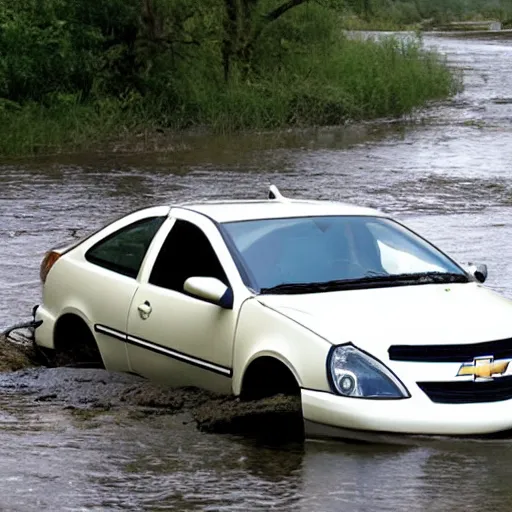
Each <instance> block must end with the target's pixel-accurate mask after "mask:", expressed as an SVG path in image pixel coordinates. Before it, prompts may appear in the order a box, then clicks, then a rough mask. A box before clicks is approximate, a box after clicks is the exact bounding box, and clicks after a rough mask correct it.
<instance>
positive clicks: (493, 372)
mask: <svg viewBox="0 0 512 512" xmlns="http://www.w3.org/2000/svg"><path fill="white" fill-rule="evenodd" d="M509 364H510V360H502V361H494V357H492V356H489V357H475V359H473V361H472V362H471V363H464V364H463V365H462V366H461V367H460V368H459V373H457V377H461V376H467V375H471V376H473V378H474V379H475V380H476V379H492V378H493V377H498V376H500V375H503V374H504V373H505V372H506V371H507V369H508V365H509Z"/></svg>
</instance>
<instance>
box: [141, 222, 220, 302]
mask: <svg viewBox="0 0 512 512" xmlns="http://www.w3.org/2000/svg"><path fill="white" fill-rule="evenodd" d="M189 277H216V278H217V279H219V280H220V281H222V282H223V283H224V284H225V285H226V286H229V282H228V279H227V277H226V274H225V272H224V270H223V268H222V265H221V264H220V261H219V259H218V258H217V255H216V254H215V251H214V250H213V247H212V246H211V244H210V241H209V240H208V238H207V237H206V235H205V234H204V233H203V231H202V230H201V229H199V228H198V227H197V226H196V225H194V224H192V223H191V222H187V221H184V220H177V221H176V222H175V224H174V226H173V227H172V229H171V231H170V233H169V235H167V239H166V240H165V242H164V244H163V246H162V248H161V249H160V253H159V254H158V258H157V260H156V262H155V265H154V267H153V270H152V272H151V276H150V278H149V282H150V283H151V284H153V285H155V286H159V287H161V288H167V289H169V290H175V291H177V292H180V293H184V291H183V285H184V284H185V281H186V280H187V279H188V278H189Z"/></svg>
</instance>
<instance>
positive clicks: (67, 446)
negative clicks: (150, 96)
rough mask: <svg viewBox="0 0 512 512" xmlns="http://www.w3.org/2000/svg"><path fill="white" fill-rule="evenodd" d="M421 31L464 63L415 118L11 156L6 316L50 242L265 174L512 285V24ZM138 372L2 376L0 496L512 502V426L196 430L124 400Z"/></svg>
mask: <svg viewBox="0 0 512 512" xmlns="http://www.w3.org/2000/svg"><path fill="white" fill-rule="evenodd" d="M425 44H426V45H429V46H436V47H438V48H439V49H440V50H441V51H442V52H445V53H446V55H447V58H448V61H449V62H450V64H452V65H453V66H457V67H458V68H460V69H463V70H464V81H465V86H466V88H465V91H464V93H462V94H461V95H459V96H458V97H457V98H455V99H454V100H450V101H446V102H442V103H441V104H434V105H432V107H431V108H429V109H427V110H425V111H424V112H422V113H421V116H420V118H419V119H416V120H415V121H414V122H405V123H404V122H401V123H396V122H384V123H369V124H365V125H360V126H355V127H350V128H343V129H342V128H333V129H322V130H305V131H300V132H298V131H285V132H280V133H266V134H259V135H254V134H253V135H244V136H234V137H211V136H202V135H195V136H190V137H186V138H183V139H181V140H179V141H171V142H170V143H169V150H168V151H162V152H159V153H149V152H148V153H144V152H142V153H141V152H139V153H137V154H129V153H127V152H125V151H121V150H120V151H118V152H116V153H109V154H93V155H91V154H88V155H74V156H69V157H59V158H50V157H48V158H42V157H41V158H38V159H32V160H29V161H16V162H4V163H2V164H1V165H0V219H1V222H0V241H1V243H0V261H1V262H2V264H1V267H0V290H1V294H0V326H8V325H10V324H12V323H14V322H16V321H19V320H24V319H26V318H27V317H28V314H29V311H30V308H31V307H32V306H33V305H34V304H35V303H37V302H38V301H39V299H40V286H39V282H38V266H39V262H40V260H41V258H42V256H43V253H44V251H45V250H46V249H47V248H49V247H51V246H52V245H54V244H57V243H60V242H62V241H66V240H69V239H70V238H73V237H79V236H82V235H84V234H86V233H87V232H89V231H90V230H92V229H95V228H97V227H99V226H101V225H102V224H104V223H105V222H107V221H109V220H111V219H113V218H115V217H117V216H119V215H121V214H123V213H127V212H129V211H131V210H133V209H135V208H138V207H142V206H145V205H150V204H155V203H160V202H162V201H168V202H170V203H172V202H175V201H183V200H187V199H197V198H222V197H228V198H229V197H234V198H253V197H263V196H264V195H265V194H266V189H267V186H268V185H269V184H270V183H275V184H276V185H278V186H279V187H280V188H281V189H282V191H283V192H284V193H285V194H289V195H292V196H296V197H313V198H324V199H336V200H347V201H350V202H356V203H364V204H366V205H370V206H374V207H378V208H380V209H383V210H385V211H387V212H390V213H392V214H395V215H396V216H398V217H399V218H400V219H402V220H404V221H405V222H407V223H408V224H409V225H411V226H412V227H414V228H415V229H416V230H418V231H419V232H420V233H421V234H423V235H425V236H426V237H428V238H430V239H431V240H432V241H434V242H435V243H436V244H438V245H439V246H440V247H442V248H443V249H445V250H446V251H447V252H449V253H450V254H451V255H452V256H454V257H455V258H456V259H458V260H459V261H478V262H486V263H487V264H488V265H489V270H490V278H489V281H488V284H489V286H490V287H492V288H494V289H496V290H498V291H500V292H502V293H503V294H505V295H507V296H509V297H512V258H511V256H512V242H511V240H512V217H511V213H512V209H511V208H512V168H511V167H512V74H511V73H510V69H511V68H512V40H510V39H507V38H504V37H499V36H493V35H489V36H488V37H477V38H475V37H472V38H470V39H465V38H464V37H463V36H462V35H457V37H447V36H444V37H439V36H435V35H428V36H426V37H425ZM141 145H143V141H141ZM467 321H485V319H483V318H482V319H473V318H472V319H469V318H468V319H467ZM91 372H92V373H91ZM135 384H136V383H134V379H133V378H132V377H126V376H111V375H107V374H105V373H102V372H95V371H92V370H76V369H60V370H46V369H35V370H23V371H21V372H18V373H14V374H8V375H4V376H3V377H1V378H0V510H6V511H11V510H12V511H35V510H38V511H39V510H52V511H54V510H66V511H81V510H155V511H156V510H299V511H300V510H304V511H310V510H315V511H332V510H351V511H353V510H361V511H363V510H436V511H438V510H453V509H462V510H480V509H482V508H483V507H485V508H491V509H496V508H501V509H508V508H509V506H510V503H511V501H512V490H511V486H510V482H511V481H512V440H508V439H503V440H494V441H489V440H487V441H475V440H473V441H468V440H447V439H436V438H425V439H414V440H412V441H411V443H410V444H409V445H407V446H375V445H373V446H372V445H353V444H343V443H330V442H329V443H318V442H306V443H295V444H293V443H291V444H285V445H278V446H276V445H267V444H265V443H264V442H263V441H261V440H255V439H253V438H251V437H247V436H235V435H219V434H208V433H204V432H201V431H200V430H198V429H197V428H196V426H195V424H194V422H193V421H191V418H190V415H187V414H181V413H180V414H165V408H160V409H159V410H158V413H155V411H154V410H153V409H151V408H149V409H148V408H147V407H144V406H142V405H140V404H126V407H123V406H122V404H118V405H117V406H116V407H113V406H112V403H111V402H112V400H113V399H114V398H115V397H117V398H119V396H123V393H126V390H127V389H130V387H131V386H134V385H135ZM70 390H74V391H73V393H71V391H70Z"/></svg>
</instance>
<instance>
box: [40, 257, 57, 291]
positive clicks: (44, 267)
mask: <svg viewBox="0 0 512 512" xmlns="http://www.w3.org/2000/svg"><path fill="white" fill-rule="evenodd" d="M60 256H61V253H60V252H57V251H48V252H47V253H46V254H45V256H44V259H43V261H42V263H41V269H40V271H39V275H40V276H41V281H42V282H43V283H45V282H46V278H47V276H48V273H49V272H50V270H51V269H52V267H53V265H55V262H56V261H57V260H58V259H59V258H60Z"/></svg>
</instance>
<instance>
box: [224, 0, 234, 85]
mask: <svg viewBox="0 0 512 512" xmlns="http://www.w3.org/2000/svg"><path fill="white" fill-rule="evenodd" d="M225 5H226V18H225V21H224V40H223V41H222V65H223V68H224V80H225V81H226V82H228V81H229V78H230V76H231V62H232V60H233V56H234V55H235V53H236V46H237V40H238V8H237V7H238V2H237V0H225Z"/></svg>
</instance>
